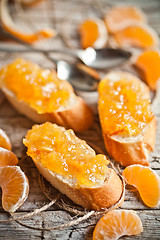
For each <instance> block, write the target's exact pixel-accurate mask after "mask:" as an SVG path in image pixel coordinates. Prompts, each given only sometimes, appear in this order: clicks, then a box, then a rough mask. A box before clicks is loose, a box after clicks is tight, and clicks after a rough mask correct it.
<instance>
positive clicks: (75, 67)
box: [49, 58, 100, 92]
mask: <svg viewBox="0 0 160 240" xmlns="http://www.w3.org/2000/svg"><path fill="white" fill-rule="evenodd" d="M49 59H50V58H49ZM50 60H51V61H53V62H54V63H55V64H56V69H57V75H58V77H59V78H60V79H62V80H67V81H68V82H70V83H71V84H72V86H73V88H74V89H75V90H79V91H85V92H93V91H96V90H97V86H98V82H99V80H100V77H99V75H97V76H96V74H95V73H94V72H93V74H92V73H90V72H89V71H87V69H85V70H84V69H83V67H81V65H80V64H72V63H69V62H66V61H62V60H55V59H53V58H51V59H50ZM91 71H92V70H91ZM94 75H95V76H94Z"/></svg>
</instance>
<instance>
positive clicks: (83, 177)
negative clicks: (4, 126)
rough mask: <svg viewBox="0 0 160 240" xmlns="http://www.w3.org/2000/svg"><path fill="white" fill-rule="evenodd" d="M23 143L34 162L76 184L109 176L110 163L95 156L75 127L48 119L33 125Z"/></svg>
mask: <svg viewBox="0 0 160 240" xmlns="http://www.w3.org/2000/svg"><path fill="white" fill-rule="evenodd" d="M24 144H25V146H26V147H27V148H28V150H27V154H28V155H29V156H30V157H31V158H32V159H33V160H34V161H38V162H40V163H41V164H42V165H43V167H45V168H47V169H48V170H50V171H52V172H53V173H57V174H60V175H61V176H64V177H65V178H68V179H71V181H73V182H72V183H74V184H75V185H76V186H80V185H81V186H82V185H85V186H88V187H89V186H93V185H98V184H101V182H104V180H105V179H106V175H107V174H106V173H107V171H108V167H107V165H108V163H109V161H108V160H107V159H106V156H104V155H102V154H98V155H96V154H95V151H94V150H93V149H92V148H90V147H89V146H88V144H87V143H86V142H85V141H84V140H81V139H79V138H78V137H76V136H75V134H74V132H73V130H65V128H63V127H58V126H57V125H56V124H52V123H49V122H46V123H44V124H42V125H34V126H33V127H32V129H31V130H29V131H28V133H27V135H26V137H25V139H24Z"/></svg>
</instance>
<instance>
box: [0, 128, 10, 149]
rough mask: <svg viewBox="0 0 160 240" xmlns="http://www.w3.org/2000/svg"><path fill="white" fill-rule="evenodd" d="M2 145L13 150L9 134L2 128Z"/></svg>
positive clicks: (0, 142)
mask: <svg viewBox="0 0 160 240" xmlns="http://www.w3.org/2000/svg"><path fill="white" fill-rule="evenodd" d="M0 147H3V148H5V149H8V150H11V142H10V140H9V137H8V136H7V134H6V133H5V132H4V131H3V130H2V129H0Z"/></svg>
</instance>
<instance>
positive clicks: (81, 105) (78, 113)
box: [2, 87, 93, 132]
mask: <svg viewBox="0 0 160 240" xmlns="http://www.w3.org/2000/svg"><path fill="white" fill-rule="evenodd" d="M2 91H3V92H4V94H5V96H6V97H7V99H8V101H9V102H10V103H11V104H12V105H13V106H14V107H15V108H16V109H17V110H18V111H19V112H20V113H22V114H23V115H25V116H27V117H28V118H29V119H31V120H32V121H34V122H36V123H44V122H46V121H49V122H53V123H56V124H58V125H60V126H63V127H66V128H72V129H73V130H74V131H76V132H80V131H85V130H87V129H88V128H89V127H90V126H91V125H92V123H93V112H92V110H91V109H90V108H89V106H87V105H86V103H85V102H84V101H83V99H82V98H81V97H78V96H75V104H74V105H73V106H71V107H68V108H66V109H63V110H57V111H55V112H53V113H45V114H38V113H37V112H36V110H34V109H33V108H32V107H30V106H29V105H28V104H27V103H25V102H23V101H19V100H18V99H17V97H16V96H15V95H14V94H13V93H12V92H11V91H10V90H8V89H7V88H6V87H2Z"/></svg>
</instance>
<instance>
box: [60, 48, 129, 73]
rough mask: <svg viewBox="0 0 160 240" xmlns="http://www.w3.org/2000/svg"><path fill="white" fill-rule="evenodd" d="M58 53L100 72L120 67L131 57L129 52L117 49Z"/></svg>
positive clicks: (92, 49) (91, 49) (66, 50)
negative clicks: (67, 55) (78, 60)
mask: <svg viewBox="0 0 160 240" xmlns="http://www.w3.org/2000/svg"><path fill="white" fill-rule="evenodd" d="M58 52H63V53H65V54H66V53H67V54H70V55H72V56H74V57H77V58H78V59H80V60H81V61H82V62H83V63H84V64H85V65H87V66H89V67H92V68H96V69H101V70H107V69H110V68H113V67H117V66H120V65H122V64H123V63H125V62H126V61H127V60H129V58H130V57H131V56H132V54H131V52H128V51H125V50H122V49H119V48H108V47H107V48H102V49H94V48H91V47H89V48H87V49H85V50H81V49H77V50H73V49H64V50H63V49H62V50H61V49H60V50H58Z"/></svg>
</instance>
